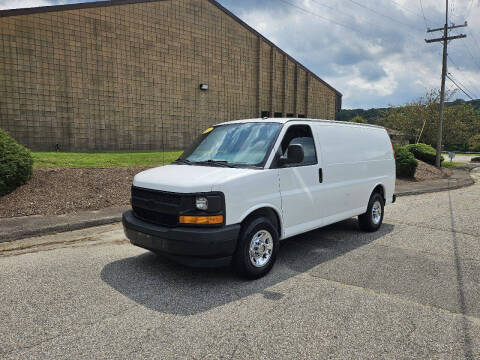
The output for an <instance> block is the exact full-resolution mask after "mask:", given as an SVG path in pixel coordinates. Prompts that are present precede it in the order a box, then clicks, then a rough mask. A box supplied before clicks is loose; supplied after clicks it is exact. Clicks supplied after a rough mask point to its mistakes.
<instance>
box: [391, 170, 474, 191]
mask: <svg viewBox="0 0 480 360" xmlns="http://www.w3.org/2000/svg"><path fill="white" fill-rule="evenodd" d="M477 167H480V165H474V166H462V167H461V168H456V169H453V171H454V172H453V174H452V176H451V177H449V178H447V179H439V180H431V181H424V182H421V183H412V184H408V185H401V186H397V188H396V189H395V190H396V191H395V194H396V195H397V196H399V197H400V196H410V195H420V194H428V193H434V192H440V191H447V190H455V189H460V188H463V187H467V186H471V185H473V184H475V180H473V178H472V177H471V176H470V172H471V171H472V170H473V169H475V168H477ZM412 187H413V188H414V189H413V190H412Z"/></svg>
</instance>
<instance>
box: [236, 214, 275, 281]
mask: <svg viewBox="0 0 480 360" xmlns="http://www.w3.org/2000/svg"><path fill="white" fill-rule="evenodd" d="M262 230H263V231H266V232H268V234H270V236H271V241H272V250H271V255H270V257H269V259H268V261H267V262H266V263H265V264H264V265H262V266H255V265H253V263H252V261H251V260H250V244H251V242H252V239H253V237H254V236H255V235H256V234H257V233H258V232H261V231H262ZM265 235H266V237H267V238H268V235H267V234H265ZM268 241H270V240H268ZM278 248H279V240H278V231H277V229H276V228H275V226H274V225H273V224H272V222H271V221H270V220H269V219H267V218H266V217H263V216H261V217H258V218H254V219H251V220H249V221H247V222H246V223H245V224H244V225H243V226H242V231H241V232H240V235H239V238H238V243H237V249H236V251H235V254H234V255H233V261H232V265H233V268H234V270H235V271H236V272H237V273H238V274H239V275H240V276H242V277H245V278H247V279H258V278H261V277H262V276H265V275H266V274H267V273H268V272H269V271H270V270H271V269H272V267H273V264H274V263H275V260H276V258H277V252H278ZM263 259H265V258H263ZM260 260H261V259H260Z"/></svg>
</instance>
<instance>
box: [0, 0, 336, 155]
mask: <svg viewBox="0 0 480 360" xmlns="http://www.w3.org/2000/svg"><path fill="white" fill-rule="evenodd" d="M259 39H260V40H259ZM259 46H260V48H259ZM272 53H273V54H274V56H273V61H272V59H271V55H272ZM259 54H260V55H261V58H259V57H258V55H259ZM259 66H260V68H259ZM295 68H297V69H298V70H297V71H298V79H297V86H295ZM272 74H273V77H272ZM285 75H286V76H285ZM305 75H306V72H305V70H304V69H303V68H302V67H301V66H299V65H297V66H296V65H295V63H294V62H293V61H292V60H291V59H290V58H287V57H286V56H285V55H284V54H283V53H282V52H280V51H279V50H278V49H277V48H273V51H272V45H271V44H269V43H267V42H266V41H265V40H264V39H262V38H260V37H259V36H258V35H257V34H256V33H254V32H252V31H250V30H249V29H247V28H246V27H245V26H243V25H242V24H241V23H239V22H238V21H237V20H236V19H234V18H233V17H231V16H229V15H227V14H226V13H225V12H224V11H222V9H220V8H219V7H217V6H215V5H214V4H212V3H211V2H209V1H208V0H166V1H155V2H143V3H142V2H138V3H132V4H127V5H113V6H99V7H91V8H80V9H72V10H62V11H50V12H40V13H32V14H27V15H15V16H4V17H0V127H1V128H3V129H5V130H7V131H8V132H9V133H10V134H11V135H12V136H13V137H15V138H16V139H18V140H19V141H20V142H21V143H23V144H25V145H26V146H28V147H30V148H32V149H34V150H54V148H55V144H59V145H60V147H61V149H62V150H119V149H124V150H133V149H135V150H143V149H161V148H162V147H163V146H165V148H167V149H181V148H184V147H185V146H187V145H188V144H189V143H190V142H191V141H192V140H193V139H194V138H195V137H196V136H197V134H199V133H200V132H201V131H202V130H203V129H205V128H207V127H208V126H210V125H212V124H215V123H218V122H221V121H227V120H232V119H240V118H252V117H258V116H260V113H261V112H262V111H272V112H282V113H284V114H283V115H284V116H285V115H286V113H289V114H290V113H291V114H294V115H295V116H296V115H297V114H304V115H307V116H308V117H313V118H323V119H333V118H334V115H335V114H334V113H335V98H336V96H337V93H336V92H335V91H334V90H332V89H331V88H330V87H327V86H326V85H325V84H324V83H322V82H320V81H319V80H317V79H316V78H315V77H313V76H310V83H309V91H308V96H309V99H308V103H309V104H310V105H309V111H308V112H307V111H306V110H305V109H304V104H305V94H306V93H307V92H306V90H305V88H306V82H305V81H306V76H305ZM201 83H206V84H208V85H209V90H208V91H202V90H200V89H199V85H200V84H201ZM272 86H273V87H272ZM295 89H297V93H296V94H295ZM295 97H296V102H295ZM295 103H296V104H297V105H296V106H297V109H294V107H295ZM272 115H273V114H272Z"/></svg>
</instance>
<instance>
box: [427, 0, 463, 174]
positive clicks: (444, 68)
mask: <svg viewBox="0 0 480 360" xmlns="http://www.w3.org/2000/svg"><path fill="white" fill-rule="evenodd" d="M445 3H446V6H445V25H444V26H443V27H441V28H436V29H430V28H428V29H427V33H430V32H435V31H441V30H443V37H441V38H437V39H425V42H427V43H433V42H439V41H443V61H442V87H441V89H440V119H439V122H438V134H437V156H436V158H435V166H436V167H437V168H440V158H441V156H442V128H443V105H444V102H445V77H446V75H447V54H448V53H447V46H448V42H449V41H450V40H455V39H461V38H465V37H467V35H465V34H460V35H456V36H448V30H451V29H455V28H460V27H465V26H467V25H468V24H467V22H466V21H465V24H463V25H455V24H452V26H448V0H445Z"/></svg>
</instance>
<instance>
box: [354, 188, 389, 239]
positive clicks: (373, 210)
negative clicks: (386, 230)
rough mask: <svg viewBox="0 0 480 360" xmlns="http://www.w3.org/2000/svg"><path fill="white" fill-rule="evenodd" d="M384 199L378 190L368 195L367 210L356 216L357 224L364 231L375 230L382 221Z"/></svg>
mask: <svg viewBox="0 0 480 360" xmlns="http://www.w3.org/2000/svg"><path fill="white" fill-rule="evenodd" d="M384 205H385V200H384V199H383V196H382V195H381V194H379V193H378V192H375V193H373V194H372V196H370V200H369V201H368V207H367V212H366V213H365V214H362V215H359V216H358V224H359V225H360V228H361V229H362V230H364V231H369V232H373V231H377V230H378V229H379V228H380V226H381V225H382V222H383V209H384Z"/></svg>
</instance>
